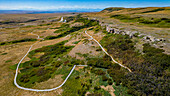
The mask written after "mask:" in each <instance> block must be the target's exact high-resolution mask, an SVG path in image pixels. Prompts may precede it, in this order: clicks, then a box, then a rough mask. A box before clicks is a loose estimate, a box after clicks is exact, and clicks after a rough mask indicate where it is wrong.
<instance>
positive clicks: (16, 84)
mask: <svg viewBox="0 0 170 96" xmlns="http://www.w3.org/2000/svg"><path fill="white" fill-rule="evenodd" d="M85 33H86V34H87V31H85ZM31 34H33V33H31ZM33 35H36V36H37V39H41V40H44V39H43V38H40V37H39V35H37V34H33ZM87 35H88V36H89V37H91V40H94V41H95V42H96V43H97V44H98V45H99V46H100V47H101V49H102V50H103V51H104V52H105V53H106V54H107V55H108V56H110V57H111V59H112V61H113V62H115V63H117V64H119V65H120V66H122V67H124V68H126V69H128V71H129V72H132V71H131V70H130V69H129V68H128V67H126V66H124V65H122V64H120V63H118V62H117V61H115V60H114V59H113V57H112V56H111V55H109V54H108V53H107V51H105V49H104V48H103V47H102V46H101V44H100V43H99V42H98V41H97V40H96V39H94V38H93V37H92V36H90V35H89V34H87ZM38 42H39V41H36V42H35V43H34V44H33V45H31V47H30V48H29V50H28V51H27V53H26V54H25V55H24V57H23V58H22V59H21V60H20V61H19V63H18V65H17V68H16V73H15V77H14V84H15V86H17V87H18V88H19V89H23V90H28V91H36V92H44V91H53V90H56V89H58V88H60V87H62V86H63V85H64V84H65V82H66V81H67V80H68V78H69V77H70V75H71V74H72V73H73V71H74V69H75V67H76V66H84V67H87V65H74V66H73V68H72V69H71V71H70V73H69V74H68V76H67V77H66V79H65V80H64V82H63V83H62V84H61V85H59V86H58V87H55V88H52V89H42V90H40V89H31V88H24V87H22V86H20V85H18V83H17V76H18V69H19V66H20V64H21V62H22V61H23V60H24V58H25V57H26V56H27V55H28V53H29V52H30V51H31V49H32V47H33V46H34V45H35V44H36V43H38Z"/></svg>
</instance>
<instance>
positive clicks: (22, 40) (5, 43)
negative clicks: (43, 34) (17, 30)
mask: <svg viewBox="0 0 170 96" xmlns="http://www.w3.org/2000/svg"><path fill="white" fill-rule="evenodd" d="M36 40H37V39H32V38H25V39H21V40H14V41H9V42H1V43H0V45H8V44H15V43H21V42H29V41H36Z"/></svg>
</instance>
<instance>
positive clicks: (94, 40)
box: [85, 31, 132, 72]
mask: <svg viewBox="0 0 170 96" xmlns="http://www.w3.org/2000/svg"><path fill="white" fill-rule="evenodd" d="M85 33H86V34H87V35H88V36H89V37H90V38H91V39H93V40H94V41H95V42H96V43H97V44H98V45H99V46H100V47H101V48H102V50H103V52H104V53H106V54H107V55H108V56H110V58H111V59H112V61H113V62H115V63H117V64H119V65H120V66H122V67H123V68H126V69H128V71H129V72H132V71H131V70H130V69H129V68H128V67H126V66H124V65H122V64H120V63H119V62H117V61H116V60H114V59H113V57H112V56H111V55H110V54H109V53H107V51H105V49H104V48H103V47H102V45H101V44H100V43H99V42H98V41H97V40H96V39H94V38H93V37H92V36H90V35H89V34H88V33H87V31H85Z"/></svg>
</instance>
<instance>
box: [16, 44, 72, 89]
mask: <svg viewBox="0 0 170 96" xmlns="http://www.w3.org/2000/svg"><path fill="white" fill-rule="evenodd" d="M66 42H68V41H63V42H60V43H57V44H55V45H50V46H45V47H42V48H39V49H36V50H33V51H31V52H30V57H31V60H30V61H27V62H25V63H24V64H22V65H23V66H22V68H23V69H22V70H21V74H19V76H18V81H19V84H23V86H25V87H31V86H30V85H33V84H34V83H35V82H43V81H46V80H48V79H49V78H51V76H52V74H53V73H54V72H55V70H56V69H57V68H58V67H59V66H60V65H61V64H62V62H61V61H56V60H54V58H56V56H59V55H62V54H64V53H66V52H68V51H70V50H71V49H72V48H73V46H64V44H65V43H66ZM37 52H43V53H44V54H43V55H42V56H40V57H39V58H33V56H34V54H36V53H37ZM46 65H49V66H46ZM34 78H36V79H34Z"/></svg>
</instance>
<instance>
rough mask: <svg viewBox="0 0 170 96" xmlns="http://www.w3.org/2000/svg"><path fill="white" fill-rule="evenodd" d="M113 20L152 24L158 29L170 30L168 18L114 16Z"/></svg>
mask: <svg viewBox="0 0 170 96" xmlns="http://www.w3.org/2000/svg"><path fill="white" fill-rule="evenodd" d="M111 18H116V19H120V20H128V21H131V22H139V23H143V24H152V25H155V26H157V27H165V28H169V26H170V23H169V22H170V19H168V18H150V19H149V18H148V19H146V18H143V17H140V16H138V17H131V16H129V15H120V14H119V15H112V16H111Z"/></svg>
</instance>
